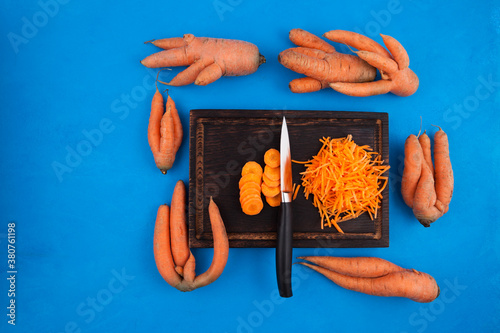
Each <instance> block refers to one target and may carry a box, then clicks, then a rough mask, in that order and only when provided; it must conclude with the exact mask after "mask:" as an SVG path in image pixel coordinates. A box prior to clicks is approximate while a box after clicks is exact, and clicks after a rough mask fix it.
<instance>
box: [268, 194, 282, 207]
mask: <svg viewBox="0 0 500 333" xmlns="http://www.w3.org/2000/svg"><path fill="white" fill-rule="evenodd" d="M266 202H267V203H268V204H269V206H271V207H278V206H279V205H280V204H281V194H278V195H277V196H274V197H266Z"/></svg>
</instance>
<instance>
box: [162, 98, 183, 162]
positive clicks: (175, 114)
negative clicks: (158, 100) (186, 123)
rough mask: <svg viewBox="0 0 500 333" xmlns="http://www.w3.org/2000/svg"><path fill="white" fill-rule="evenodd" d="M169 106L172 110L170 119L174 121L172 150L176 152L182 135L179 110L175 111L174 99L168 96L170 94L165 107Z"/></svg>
mask: <svg viewBox="0 0 500 333" xmlns="http://www.w3.org/2000/svg"><path fill="white" fill-rule="evenodd" d="M169 107H170V108H171V112H172V121H173V123H174V151H175V153H176V154H177V151H178V150H179V148H180V146H181V143H182V136H183V134H184V133H183V130H182V123H181V119H180V117H179V111H177V107H176V106H175V102H174V100H173V99H172V98H171V97H170V95H168V96H167V105H166V109H168V108H169Z"/></svg>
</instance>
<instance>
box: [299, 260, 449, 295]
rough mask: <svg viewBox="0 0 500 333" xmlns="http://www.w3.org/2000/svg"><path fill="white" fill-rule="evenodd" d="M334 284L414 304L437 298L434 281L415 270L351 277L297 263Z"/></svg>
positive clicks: (436, 288) (437, 291)
mask: <svg viewBox="0 0 500 333" xmlns="http://www.w3.org/2000/svg"><path fill="white" fill-rule="evenodd" d="M299 264H301V265H304V266H307V267H309V268H311V269H313V270H315V271H316V272H318V273H320V274H323V275H324V276H325V277H327V278H328V279H330V280H331V281H333V282H334V283H336V284H337V285H339V286H340V287H342V288H345V289H349V290H353V291H357V292H361V293H365V294H369V295H374V296H386V297H390V296H393V297H406V298H409V299H411V300H413V301H415V302H421V303H428V302H432V301H433V300H435V299H436V298H437V297H438V296H439V287H438V285H437V283H436V280H434V278H433V277H432V276H430V275H429V274H426V273H422V272H418V271H416V270H414V269H413V270H401V271H396V272H392V273H388V274H386V275H382V276H379V277H353V276H348V275H343V274H340V273H337V272H334V271H331V270H329V269H326V268H323V267H321V266H315V265H311V264H308V263H302V262H301V263H299Z"/></svg>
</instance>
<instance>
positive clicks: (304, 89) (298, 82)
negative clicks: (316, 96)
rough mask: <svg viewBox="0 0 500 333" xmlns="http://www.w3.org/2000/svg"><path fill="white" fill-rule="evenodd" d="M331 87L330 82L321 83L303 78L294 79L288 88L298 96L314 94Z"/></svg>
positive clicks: (309, 78) (310, 78)
mask: <svg viewBox="0 0 500 333" xmlns="http://www.w3.org/2000/svg"><path fill="white" fill-rule="evenodd" d="M329 86H330V85H329V83H328V82H326V81H319V80H316V79H313V78H312V77H301V78H299V79H294V80H292V81H290V83H289V84H288V88H289V89H290V91H291V92H293V93H296V94H303V93H308V92H314V91H318V90H321V89H325V88H328V87H329Z"/></svg>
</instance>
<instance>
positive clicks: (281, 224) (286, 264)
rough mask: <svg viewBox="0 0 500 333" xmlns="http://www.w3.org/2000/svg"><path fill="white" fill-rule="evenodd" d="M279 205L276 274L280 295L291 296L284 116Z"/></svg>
mask: <svg viewBox="0 0 500 333" xmlns="http://www.w3.org/2000/svg"><path fill="white" fill-rule="evenodd" d="M280 176H281V205H280V213H279V218H278V232H277V244H276V276H277V279H278V290H279V293H280V296H281V297H291V296H292V280H291V278H292V249H293V248H292V236H293V224H292V221H293V220H292V158H291V154H290V139H289V137H288V127H287V124H286V120H285V117H283V124H282V126H281V139H280Z"/></svg>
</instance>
